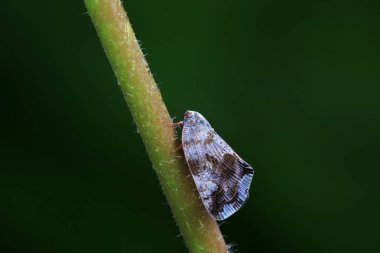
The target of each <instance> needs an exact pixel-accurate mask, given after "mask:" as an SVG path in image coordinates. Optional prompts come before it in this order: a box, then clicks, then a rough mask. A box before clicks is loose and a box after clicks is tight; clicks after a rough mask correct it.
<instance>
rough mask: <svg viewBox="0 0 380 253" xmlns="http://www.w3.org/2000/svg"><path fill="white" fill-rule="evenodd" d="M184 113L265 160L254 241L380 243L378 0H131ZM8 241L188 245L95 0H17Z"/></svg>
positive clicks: (6, 158) (155, 67)
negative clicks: (99, 24)
mask: <svg viewBox="0 0 380 253" xmlns="http://www.w3.org/2000/svg"><path fill="white" fill-rule="evenodd" d="M124 5H125V7H126V8H127V10H128V13H129V17H130V20H131V22H132V25H133V27H134V30H135V32H136V35H137V37H138V39H139V40H140V41H141V43H142V47H143V50H144V53H146V54H147V60H148V62H149V64H150V67H151V69H152V72H153V73H155V79H156V81H157V82H158V84H159V87H160V90H161V92H162V95H163V97H164V99H165V102H166V105H167V107H168V109H169V111H170V113H171V116H173V117H174V116H176V117H177V119H181V118H182V115H183V113H184V111H185V110H187V109H191V110H196V111H199V112H201V113H202V114H203V115H204V116H205V117H206V118H207V119H208V120H209V121H210V122H211V124H212V125H213V127H214V128H215V129H216V131H217V132H218V133H219V134H220V135H221V136H222V137H223V138H224V139H225V140H226V141H228V143H229V144H230V145H231V146H232V147H233V148H234V149H235V151H237V152H238V153H239V154H240V155H241V156H242V157H243V158H244V159H245V160H247V161H248V162H249V163H251V164H252V165H253V166H254V167H255V169H256V175H255V178H254V182H253V185H252V187H251V198H250V200H249V201H248V202H247V204H246V205H245V206H244V208H243V209H242V210H241V211H239V212H238V213H236V214H235V215H234V216H232V217H231V218H230V219H228V220H227V221H226V222H224V223H223V225H222V226H221V229H222V232H223V234H225V235H226V240H227V242H229V243H233V244H234V245H235V246H236V248H237V249H238V250H239V252H375V251H376V250H379V248H380V243H379V239H378V237H379V228H380V222H379V213H380V208H379V204H380V203H379V202H380V201H379V193H380V191H379V177H380V172H379V171H380V162H379V161H380V152H379V151H380V148H379V147H380V132H379V129H380V117H379V116H380V114H379V113H380V101H379V98H380V96H379V95H380V86H379V84H380V50H379V49H380V47H379V43H380V32H379V27H380V16H379V11H380V4H379V2H378V1H328V0H321V1H280V0H273V1H272V0H257V1H232V0H228V1H227V0H222V1H220V0H219V1H216V0H212V1H211V0H209V1H194V0H193V1H174V0H170V1H154V0H150V1H141V0H140V1H138V0H130V1H124ZM0 12H1V15H0V21H1V22H0V27H1V32H2V35H1V93H0V94H1V97H0V112H1V118H2V123H1V125H0V127H1V132H0V136H1V137H0V138H1V141H0V165H1V169H0V251H1V252H12V253H13V252H28V253H29V252H40V253H44V252H58V253H59V252H186V249H185V247H184V245H183V242H182V238H180V237H179V236H178V235H179V232H178V229H177V227H176V225H175V222H174V220H173V219H172V216H171V213H170V210H169V207H168V205H167V203H166V201H165V198H164V196H163V194H162V192H161V189H160V186H159V184H158V180H157V177H156V175H155V173H154V171H153V169H152V168H151V165H150V162H149V160H148V158H147V155H146V153H145V149H144V147H143V144H142V141H141V139H140V137H139V135H138V134H137V133H136V128H135V126H134V124H133V122H132V118H131V115H130V113H129V111H128V108H127V106H126V103H125V102H124V100H123V96H122V94H121V92H120V90H119V87H118V85H117V82H116V80H115V78H114V75H113V73H112V70H111V67H110V64H109V63H108V61H107V59H106V57H105V54H104V52H103V50H102V48H101V45H100V42H99V40H98V37H97V35H96V33H95V30H94V27H93V25H92V23H91V21H90V18H89V16H88V15H87V14H86V9H85V7H84V4H83V2H82V1H12V0H6V1H2V5H1V10H0Z"/></svg>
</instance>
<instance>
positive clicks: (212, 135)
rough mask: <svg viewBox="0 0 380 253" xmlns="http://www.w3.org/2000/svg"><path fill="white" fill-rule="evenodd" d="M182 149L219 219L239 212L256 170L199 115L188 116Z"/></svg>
mask: <svg viewBox="0 0 380 253" xmlns="http://www.w3.org/2000/svg"><path fill="white" fill-rule="evenodd" d="M182 146H183V151H184V154H185V159H186V162H187V164H188V166H189V169H190V172H191V174H192V176H193V179H194V182H195V185H196V186H197V189H198V191H199V194H200V196H201V199H202V201H203V204H204V206H205V207H206V210H207V211H208V212H209V213H210V214H211V215H212V216H213V217H214V218H215V219H216V220H224V219H226V218H228V217H229V216H231V215H232V214H234V213H235V212H236V211H237V210H239V209H240V208H241V207H242V205H243V204H244V202H245V201H246V200H247V199H248V191H249V186H250V184H251V181H252V177H253V174H254V171H253V168H252V167H251V166H250V165H249V164H248V163H246V162H245V161H244V160H243V159H241V158H240V156H238V155H237V154H236V153H235V152H234V151H233V150H232V148H231V147H230V146H229V145H228V144H227V143H226V142H225V141H224V140H223V139H222V138H221V137H220V136H219V135H218V134H217V133H216V132H215V131H214V129H213V128H212V127H211V125H210V124H209V123H208V122H207V120H206V119H205V118H204V117H203V116H202V115H201V114H199V113H197V112H192V111H187V112H186V113H185V117H184V121H183V129H182Z"/></svg>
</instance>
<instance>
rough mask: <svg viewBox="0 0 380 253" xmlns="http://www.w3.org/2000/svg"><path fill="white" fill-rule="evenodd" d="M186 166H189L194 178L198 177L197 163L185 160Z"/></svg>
mask: <svg viewBox="0 0 380 253" xmlns="http://www.w3.org/2000/svg"><path fill="white" fill-rule="evenodd" d="M187 164H188V165H189V168H190V171H191V174H193V175H194V176H198V173H199V170H198V166H197V161H195V160H193V159H189V160H187Z"/></svg>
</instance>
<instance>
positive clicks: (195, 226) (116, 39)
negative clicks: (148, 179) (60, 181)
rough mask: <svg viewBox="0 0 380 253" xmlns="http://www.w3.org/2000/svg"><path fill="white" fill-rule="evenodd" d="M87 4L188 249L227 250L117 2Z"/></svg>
mask: <svg viewBox="0 0 380 253" xmlns="http://www.w3.org/2000/svg"><path fill="white" fill-rule="evenodd" d="M85 4H86V7H87V9H88V13H89V15H90V16H91V19H92V21H93V23H94V25H95V28H96V31H97V33H98V35H99V37H100V40H101V42H102V45H103V47H104V49H105V52H106V54H107V57H108V59H109V61H110V63H111V65H112V68H113V70H114V72H115V75H116V78H117V81H118V83H119V85H120V87H121V90H122V92H123V94H124V97H125V100H126V101H127V104H128V106H129V109H130V111H131V113H132V116H133V119H134V121H135V123H136V126H137V128H138V131H139V133H140V135H141V138H142V139H143V142H144V144H145V147H146V150H147V152H148V155H149V158H150V160H151V162H152V165H153V168H154V170H155V171H156V173H157V175H158V178H159V181H160V183H161V186H162V189H163V191H164V194H165V196H166V198H167V201H168V202H169V205H170V207H171V210H172V212H173V214H174V218H175V220H176V222H177V225H178V226H179V228H180V231H181V234H182V236H183V238H184V240H185V243H186V245H187V247H188V249H189V251H190V252H228V250H227V247H226V244H225V241H224V239H223V236H222V234H221V233H220V230H219V227H218V225H217V223H216V222H215V220H214V219H213V218H211V217H210V216H209V215H208V214H207V213H206V211H205V209H204V207H203V205H202V203H201V201H200V199H199V195H198V193H197V191H196V190H194V189H195V186H194V182H193V181H192V179H191V177H189V170H188V168H187V167H186V166H185V162H184V160H183V158H182V157H181V154H180V153H179V152H178V151H176V148H177V147H178V145H179V144H178V141H177V140H176V136H175V130H174V128H173V126H172V125H171V123H172V121H171V118H170V116H169V113H168V111H167V109H166V106H165V104H164V103H163V101H162V97H161V94H160V92H159V89H158V88H157V85H156V83H155V81H154V79H153V76H152V74H151V72H150V70H149V67H148V65H147V63H146V60H145V58H144V55H143V53H142V52H141V49H140V46H139V43H138V41H137V40H136V37H135V34H134V32H133V30H132V27H131V24H130V23H129V20H128V17H127V15H126V12H125V11H124V9H123V6H122V3H121V1H120V0H85ZM126 166H128V165H126ZM152 208H153V209H154V207H152Z"/></svg>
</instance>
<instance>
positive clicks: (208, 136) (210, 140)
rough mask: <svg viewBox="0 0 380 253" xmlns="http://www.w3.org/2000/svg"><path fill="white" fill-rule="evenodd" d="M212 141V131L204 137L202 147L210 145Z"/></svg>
mask: <svg viewBox="0 0 380 253" xmlns="http://www.w3.org/2000/svg"><path fill="white" fill-rule="evenodd" d="M213 139H214V132H213V131H209V132H208V133H207V137H206V140H205V141H204V143H203V144H204V145H210V144H211V143H212V141H213Z"/></svg>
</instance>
